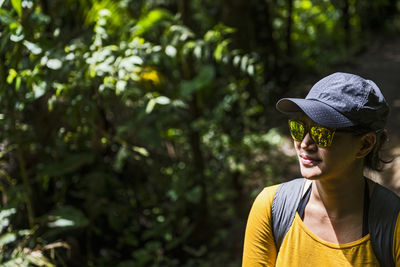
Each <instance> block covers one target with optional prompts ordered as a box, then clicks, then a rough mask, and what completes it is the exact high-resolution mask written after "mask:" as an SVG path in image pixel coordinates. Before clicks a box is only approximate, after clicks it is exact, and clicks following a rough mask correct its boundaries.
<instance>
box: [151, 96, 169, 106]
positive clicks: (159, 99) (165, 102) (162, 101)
mask: <svg viewBox="0 0 400 267" xmlns="http://www.w3.org/2000/svg"><path fill="white" fill-rule="evenodd" d="M155 101H156V103H157V104H160V105H168V104H169V103H171V99H169V98H168V97H166V96H159V97H157V98H155Z"/></svg>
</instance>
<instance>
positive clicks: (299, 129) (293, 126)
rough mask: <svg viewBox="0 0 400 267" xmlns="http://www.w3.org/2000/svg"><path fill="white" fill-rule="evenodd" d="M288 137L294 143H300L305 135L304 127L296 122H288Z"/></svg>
mask: <svg viewBox="0 0 400 267" xmlns="http://www.w3.org/2000/svg"><path fill="white" fill-rule="evenodd" d="M289 130H290V135H291V136H292V138H293V139H294V140H296V141H299V142H300V141H302V140H303V138H304V134H305V128H304V125H303V124H301V123H300V122H298V121H293V120H289Z"/></svg>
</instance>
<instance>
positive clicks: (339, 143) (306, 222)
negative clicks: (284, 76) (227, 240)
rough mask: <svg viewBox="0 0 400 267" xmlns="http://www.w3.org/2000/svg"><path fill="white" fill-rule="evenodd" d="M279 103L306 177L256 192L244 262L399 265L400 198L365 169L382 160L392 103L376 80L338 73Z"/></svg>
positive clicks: (318, 264) (250, 263)
mask: <svg viewBox="0 0 400 267" xmlns="http://www.w3.org/2000/svg"><path fill="white" fill-rule="evenodd" d="M277 109H278V110H279V111H280V112H282V113H285V114H288V115H289V116H290V117H291V119H290V120H289V129H290V133H291V136H292V138H293V139H294V147H295V149H296V152H297V156H298V160H299V164H300V170H301V174H302V176H303V177H304V178H306V179H298V180H294V181H291V182H288V183H284V184H282V185H275V186H271V187H267V188H265V189H264V190H263V191H262V192H261V193H260V194H259V195H258V197H257V198H256V200H255V202H254V204H253V207H252V209H251V211H250V215H249V218H248V222H247V227H246V235H245V242H244V252H243V266H302V267H304V266H313V267H316V266H324V267H325V266H379V265H381V266H400V216H398V215H399V212H400V198H399V197H397V196H396V195H395V194H394V193H393V192H391V191H389V190H387V189H385V188H383V187H382V186H380V185H378V184H376V183H374V182H373V181H371V180H369V179H367V178H366V177H364V175H363V173H364V169H365V168H369V169H372V170H376V171H379V170H381V163H382V162H383V161H382V160H381V158H380V157H379V150H380V149H381V146H382V144H383V143H384V142H385V141H386V131H385V130H384V127H385V124H386V120H387V115H388V112H389V108H388V105H387V103H386V100H385V98H384V97H383V95H382V93H381V91H380V90H379V88H378V87H377V86H376V84H375V83H374V82H372V81H370V80H365V79H363V78H361V77H359V76H357V75H353V74H348V73H334V74H332V75H329V76H327V77H325V78H323V79H322V80H320V81H319V82H317V83H316V84H315V85H314V86H313V87H312V88H311V90H310V92H309V93H308V95H307V97H306V98H305V99H298V98H284V99H281V100H280V101H278V103H277ZM282 195H283V197H282Z"/></svg>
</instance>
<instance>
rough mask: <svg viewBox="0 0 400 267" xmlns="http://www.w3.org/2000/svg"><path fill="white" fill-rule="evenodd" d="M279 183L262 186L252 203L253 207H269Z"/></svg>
mask: <svg viewBox="0 0 400 267" xmlns="http://www.w3.org/2000/svg"><path fill="white" fill-rule="evenodd" d="M279 185H280V184H276V185H271V186H267V187H264V188H263V189H262V191H261V192H260V193H259V194H258V195H257V197H256V199H255V200H254V203H253V208H256V209H267V208H269V207H271V205H272V201H273V200H274V195H275V192H276V190H277V189H278V187H279Z"/></svg>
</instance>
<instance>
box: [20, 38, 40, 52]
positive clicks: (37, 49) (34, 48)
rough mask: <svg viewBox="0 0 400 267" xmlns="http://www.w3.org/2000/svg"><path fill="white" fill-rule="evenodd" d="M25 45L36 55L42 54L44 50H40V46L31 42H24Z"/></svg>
mask: <svg viewBox="0 0 400 267" xmlns="http://www.w3.org/2000/svg"><path fill="white" fill-rule="evenodd" d="M23 44H24V45H25V46H26V48H28V50H29V51H31V53H32V54H34V55H38V54H40V53H42V48H40V46H39V45H37V44H34V43H31V42H29V41H27V40H24V42H23Z"/></svg>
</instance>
